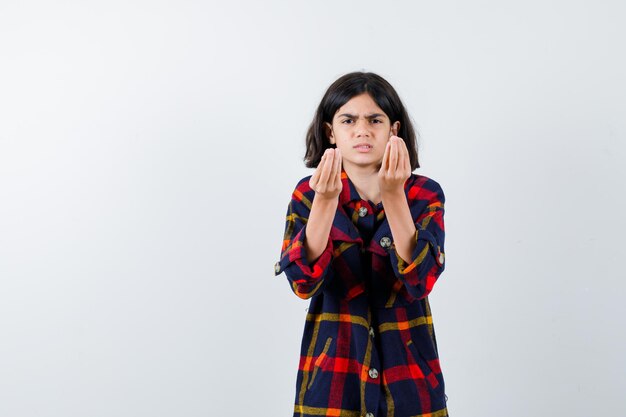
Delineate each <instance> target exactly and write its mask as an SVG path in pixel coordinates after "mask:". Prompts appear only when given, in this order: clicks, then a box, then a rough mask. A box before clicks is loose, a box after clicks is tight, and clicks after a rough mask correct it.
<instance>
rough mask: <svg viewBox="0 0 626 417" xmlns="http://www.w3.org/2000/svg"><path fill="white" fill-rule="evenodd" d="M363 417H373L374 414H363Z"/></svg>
mask: <svg viewBox="0 0 626 417" xmlns="http://www.w3.org/2000/svg"><path fill="white" fill-rule="evenodd" d="M365 417H374V413H367V414H365Z"/></svg>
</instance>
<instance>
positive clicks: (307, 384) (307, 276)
mask: <svg viewBox="0 0 626 417" xmlns="http://www.w3.org/2000/svg"><path fill="white" fill-rule="evenodd" d="M306 144H307V151H306V156H305V161H306V166H307V167H309V168H316V169H315V172H314V173H313V175H310V176H307V177H305V178H303V179H301V180H300V181H299V182H298V184H297V185H296V187H295V190H294V192H293V194H292V196H291V201H290V203H289V207H288V210H287V219H286V226H285V235H284V240H283V245H282V250H281V258H280V261H279V262H277V263H276V265H275V274H276V275H279V274H280V273H281V272H283V271H284V272H285V275H286V276H287V279H288V280H289V283H290V284H291V288H292V290H293V292H294V293H295V294H296V295H297V296H298V297H300V298H303V299H310V305H309V309H308V314H307V317H306V323H305V326H304V335H303V338H302V349H301V356H300V365H299V369H298V376H297V380H296V398H295V408H294V416H300V417H305V416H306V417H308V416H355V417H356V416H363V417H374V416H385V417H391V416H396V417H417V416H423V417H426V416H428V417H443V416H447V415H448V412H447V408H446V400H447V397H446V395H445V393H444V380H443V376H442V373H441V368H440V366H439V356H438V352H437V342H436V339H435V332H434V328H433V323H432V316H431V312H430V306H429V303H428V294H429V293H430V291H431V290H432V288H433V285H434V284H435V281H437V278H438V277H439V275H440V274H441V273H442V272H443V270H444V247H443V244H444V222H443V214H444V200H445V198H444V194H443V191H442V189H441V186H440V185H439V184H438V183H437V182H436V181H434V180H432V179H430V178H428V177H425V176H422V175H418V174H413V173H412V172H413V170H415V169H416V168H419V163H418V158H417V146H416V138H415V133H414V130H413V127H412V125H411V122H410V121H409V117H408V115H407V113H406V111H405V109H404V106H403V104H402V102H401V101H400V98H399V97H398V94H397V93H396V91H395V90H394V89H393V87H392V86H391V85H390V84H389V83H388V82H387V81H385V80H384V79H383V78H381V77H380V76H378V75H376V74H373V73H363V72H354V73H350V74H346V75H344V76H342V77H341V78H339V79H338V80H337V81H335V82H334V83H333V84H332V85H331V86H330V87H329V88H328V90H327V91H326V94H325V95H324V97H323V98H322V101H321V103H320V105H319V107H318V109H317V112H316V114H315V117H314V119H313V122H312V123H311V126H310V128H309V131H308V133H307V137H306Z"/></svg>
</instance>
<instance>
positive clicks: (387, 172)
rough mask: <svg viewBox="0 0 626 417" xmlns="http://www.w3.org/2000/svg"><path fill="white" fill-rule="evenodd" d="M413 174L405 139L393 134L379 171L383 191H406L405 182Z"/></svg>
mask: <svg viewBox="0 0 626 417" xmlns="http://www.w3.org/2000/svg"><path fill="white" fill-rule="evenodd" d="M410 176H411V158H410V157H409V150H408V149H407V147H406V144H405V143H404V140H402V138H400V137H398V136H391V137H390V138H389V141H388V142H387V147H386V148H385V154H384V155H383V161H382V165H381V167H380V170H379V171H378V183H379V185H380V191H381V192H393V191H404V183H405V182H406V180H407V179H408V178H409V177H410Z"/></svg>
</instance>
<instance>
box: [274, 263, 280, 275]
mask: <svg viewBox="0 0 626 417" xmlns="http://www.w3.org/2000/svg"><path fill="white" fill-rule="evenodd" d="M274 274H275V275H278V274H280V262H276V263H275V264H274Z"/></svg>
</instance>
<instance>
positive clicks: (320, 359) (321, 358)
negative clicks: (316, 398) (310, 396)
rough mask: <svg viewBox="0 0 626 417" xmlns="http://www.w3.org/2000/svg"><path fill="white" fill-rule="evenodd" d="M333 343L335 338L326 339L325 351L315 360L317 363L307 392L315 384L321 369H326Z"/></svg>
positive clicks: (314, 364)
mask: <svg viewBox="0 0 626 417" xmlns="http://www.w3.org/2000/svg"><path fill="white" fill-rule="evenodd" d="M332 342H333V338H332V337H329V338H328V339H326V343H325V344H324V349H322V352H321V353H320V354H319V355H318V356H317V358H315V362H313V372H312V373H311V379H310V380H309V384H308V385H307V390H310V389H311V388H312V387H313V384H314V383H315V380H316V377H317V376H318V375H317V374H318V372H319V371H320V369H324V368H323V366H324V363H325V362H326V360H327V359H328V350H329V349H330V345H331V343H332Z"/></svg>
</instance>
